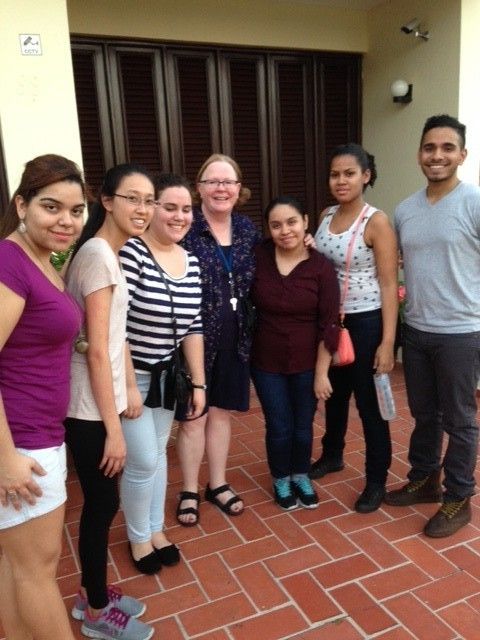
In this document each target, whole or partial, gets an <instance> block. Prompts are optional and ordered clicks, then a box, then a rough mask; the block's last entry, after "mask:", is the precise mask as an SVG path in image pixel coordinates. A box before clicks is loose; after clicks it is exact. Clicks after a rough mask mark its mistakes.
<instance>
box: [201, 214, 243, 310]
mask: <svg viewBox="0 0 480 640" xmlns="http://www.w3.org/2000/svg"><path fill="white" fill-rule="evenodd" d="M208 227H209V229H210V233H211V234H212V236H213V239H214V240H215V242H216V245H217V255H218V257H219V258H220V261H221V263H222V265H223V268H224V269H225V273H226V274H227V276H228V286H229V288H230V300H229V302H230V304H231V305H232V309H233V311H236V310H237V302H238V299H237V296H236V295H235V280H234V279H233V238H231V240H230V242H231V245H230V252H229V254H228V255H227V254H226V253H225V251H224V250H223V247H222V245H221V244H220V242H219V241H218V238H217V237H216V235H215V234H214V233H213V231H212V228H211V227H210V225H208Z"/></svg>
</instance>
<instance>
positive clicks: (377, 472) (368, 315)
mask: <svg viewBox="0 0 480 640" xmlns="http://www.w3.org/2000/svg"><path fill="white" fill-rule="evenodd" d="M345 326H346V327H347V328H348V330H349V331H350V337H351V338H352V342H353V346H354V349H355V362H354V363H353V364H351V365H348V366H346V367H331V368H330V371H329V373H328V376H329V378H330V382H331V384H332V387H333V393H332V395H331V396H330V398H329V399H328V400H327V401H326V403H325V435H324V436H323V438H322V445H323V454H322V455H323V456H324V457H327V458H334V459H337V460H338V459H341V458H342V456H343V449H344V448H345V434H346V432H347V426H348V409H349V402H350V396H351V395H352V393H353V394H354V397H355V403H356V405H357V409H358V413H359V415H360V419H361V421H362V426H363V435H364V438H365V475H366V478H367V482H374V483H376V484H385V481H386V479H387V474H388V469H389V468H390V464H391V461H392V443H391V439H390V430H389V426H388V422H386V421H385V420H383V418H382V416H381V415H380V411H379V409H378V403H377V395H376V392H375V384H374V382H373V373H374V372H373V362H374V358H375V352H376V350H377V347H378V345H379V344H380V342H381V340H382V315H381V310H380V309H378V310H375V311H365V312H362V313H351V314H348V315H347V316H345Z"/></svg>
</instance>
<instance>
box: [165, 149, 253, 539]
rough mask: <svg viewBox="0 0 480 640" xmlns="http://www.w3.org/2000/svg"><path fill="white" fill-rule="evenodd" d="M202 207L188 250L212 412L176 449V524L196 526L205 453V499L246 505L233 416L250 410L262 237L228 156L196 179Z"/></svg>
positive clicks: (232, 510) (188, 425)
mask: <svg viewBox="0 0 480 640" xmlns="http://www.w3.org/2000/svg"><path fill="white" fill-rule="evenodd" d="M196 186H197V192H198V197H199V200H200V206H199V207H198V208H197V209H195V210H194V214H193V224H192V228H191V229H190V231H189V232H188V234H187V235H186V237H185V239H184V241H183V243H182V244H183V246H184V247H185V248H186V249H187V250H188V251H191V252H192V253H193V254H194V255H195V256H197V258H198V260H199V262H200V269H201V272H202V320H203V332H204V338H205V369H206V381H207V385H208V389H207V411H206V412H205V413H204V415H202V416H201V417H199V418H195V419H194V420H187V419H186V418H188V416H185V415H178V414H177V417H178V418H179V419H180V420H181V425H180V428H179V431H178V437H177V449H178V455H179V459H180V465H181V468H182V473H183V489H182V491H181V493H180V496H179V498H180V499H179V503H178V508H177V520H178V522H179V523H180V524H182V525H183V526H187V527H189V526H193V525H195V524H197V523H198V520H199V510H198V506H199V502H200V494H199V492H198V475H199V470H200V464H201V461H202V458H203V455H204V453H205V452H206V454H207V459H208V471H209V476H208V477H209V479H208V484H207V487H206V490H205V499H206V500H208V501H209V502H212V503H213V504H215V505H216V506H217V507H218V508H219V509H221V510H222V511H223V512H224V513H226V514H227V515H230V516H236V515H239V514H240V513H242V511H243V501H242V499H241V498H240V497H239V496H237V495H236V494H235V493H234V491H233V490H232V489H231V488H230V486H229V485H228V484H227V480H226V466H227V456H228V450H229V446H230V430H231V426H230V411H231V410H236V411H246V410H247V409H248V407H249V391H250V380H249V366H248V360H249V355H250V345H251V336H250V327H249V326H248V324H249V323H248V314H247V310H248V304H247V299H248V296H249V292H250V285H251V283H252V280H253V275H254V267H255V257H254V247H255V245H256V244H257V243H258V242H259V241H260V234H259V232H258V231H257V230H256V229H255V226H254V225H253V223H252V222H251V221H250V220H249V219H248V218H247V217H245V216H242V215H240V214H239V213H237V212H236V211H235V207H236V206H239V205H241V204H244V203H245V202H246V201H247V200H248V198H249V197H250V190H249V189H247V188H245V187H244V186H243V185H242V174H241V171H240V168H239V166H238V165H237V163H236V162H235V161H234V160H233V159H232V158H230V157H229V156H225V155H220V154H214V155H212V156H210V157H209V158H208V159H207V160H206V161H205V162H204V163H203V165H202V167H201V168H200V170H199V172H198V174H197V181H196Z"/></svg>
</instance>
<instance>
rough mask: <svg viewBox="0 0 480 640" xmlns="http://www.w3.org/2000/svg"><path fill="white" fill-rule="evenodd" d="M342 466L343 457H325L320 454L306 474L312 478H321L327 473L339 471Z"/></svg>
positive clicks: (343, 465)
mask: <svg viewBox="0 0 480 640" xmlns="http://www.w3.org/2000/svg"><path fill="white" fill-rule="evenodd" d="M344 467H345V464H344V463H343V458H327V457H326V456H323V455H322V456H320V458H319V459H318V460H317V461H316V462H314V463H313V464H312V466H311V467H310V472H309V474H308V475H309V476H310V478H314V479H315V478H323V476H325V475H326V474H327V473H333V472H335V471H341V470H342V469H343V468H344Z"/></svg>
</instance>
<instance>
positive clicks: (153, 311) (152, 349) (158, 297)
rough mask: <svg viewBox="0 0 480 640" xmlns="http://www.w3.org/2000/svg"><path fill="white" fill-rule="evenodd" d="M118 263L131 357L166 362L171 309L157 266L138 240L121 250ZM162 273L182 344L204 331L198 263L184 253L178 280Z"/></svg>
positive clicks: (171, 345)
mask: <svg viewBox="0 0 480 640" xmlns="http://www.w3.org/2000/svg"><path fill="white" fill-rule="evenodd" d="M120 262H121V265H122V269H123V272H124V274H125V277H126V279H127V283H128V290H129V305H128V315H127V339H128V343H129V345H130V351H131V354H132V357H133V358H135V359H136V360H142V361H144V362H148V363H149V364H155V363H156V362H158V361H162V360H168V359H169V358H170V357H171V355H172V354H173V351H174V341H173V329H172V306H171V303H170V296H169V294H168V291H167V289H166V287H165V284H164V283H163V281H162V278H161V277H160V274H159V273H158V270H157V267H156V266H155V264H154V263H153V262H152V259H151V257H150V255H149V253H148V251H147V249H146V248H145V246H144V245H143V243H142V242H141V241H140V240H138V239H137V238H131V239H130V240H129V241H128V242H127V243H126V244H125V245H124V246H123V247H122V249H121V251H120ZM164 273H165V278H166V280H167V282H168V286H169V288H170V291H171V293H172V296H173V304H174V315H175V317H176V319H177V341H178V342H181V341H182V340H183V338H184V337H185V336H186V335H188V334H189V333H202V332H203V330H202V319H201V312H200V305H201V301H202V295H201V280H200V267H199V264H198V260H197V258H196V257H195V256H193V255H192V254H190V253H188V252H186V269H185V273H184V274H183V275H182V276H181V277H180V278H174V277H173V276H171V275H170V274H168V273H167V272H164Z"/></svg>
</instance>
